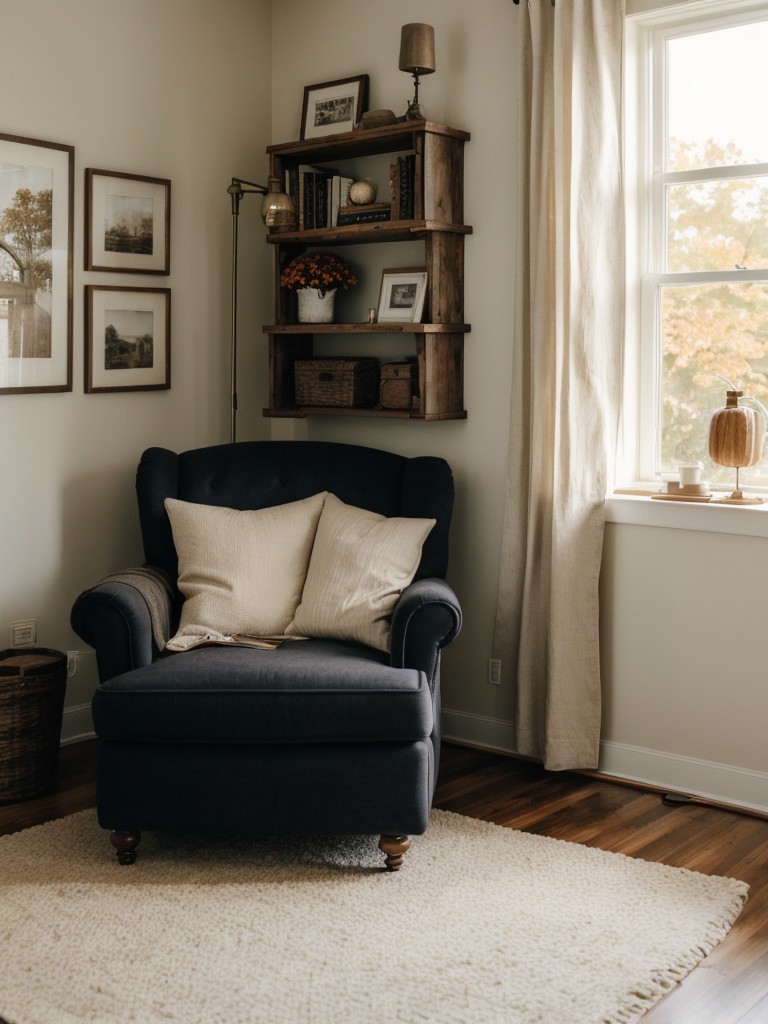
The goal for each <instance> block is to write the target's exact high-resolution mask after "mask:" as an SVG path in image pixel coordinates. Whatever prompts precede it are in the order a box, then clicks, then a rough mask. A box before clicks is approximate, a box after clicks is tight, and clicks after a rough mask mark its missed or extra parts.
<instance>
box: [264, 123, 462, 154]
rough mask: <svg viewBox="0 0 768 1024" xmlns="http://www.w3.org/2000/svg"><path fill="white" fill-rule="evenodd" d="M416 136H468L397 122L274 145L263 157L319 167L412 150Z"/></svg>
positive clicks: (439, 127)
mask: <svg viewBox="0 0 768 1024" xmlns="http://www.w3.org/2000/svg"><path fill="white" fill-rule="evenodd" d="M419 132H429V133H430V134H432V135H446V136H448V137H449V138H452V139H461V140H463V141H464V142H468V141H469V139H470V135H469V132H464V131H461V130H460V129H458V128H449V127H448V126H447V125H444V124H436V123H435V122H433V121H399V122H398V123H397V124H388V125H384V126H383V127H381V128H365V129H358V130H357V131H353V132H342V133H340V134H339V135H326V136H324V137H323V138H320V139H301V140H297V141H295V142H283V143H277V144H275V145H272V146H267V153H269V154H270V155H271V154H274V155H275V156H280V157H288V158H291V157H292V158H294V159H298V158H299V157H301V158H306V159H307V160H308V161H310V162H313V163H323V162H324V161H328V160H338V159H339V158H340V156H343V157H352V156H373V155H374V154H376V153H392V152H394V151H395V150H397V149H400V148H402V149H413V148H414V141H413V140H414V137H415V135H416V134H418V133H419Z"/></svg>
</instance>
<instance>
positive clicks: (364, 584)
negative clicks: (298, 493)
mask: <svg viewBox="0 0 768 1024" xmlns="http://www.w3.org/2000/svg"><path fill="white" fill-rule="evenodd" d="M435 523H436V520H435V519H404V518H392V519H388V518H386V517H385V516H380V515H378V514H377V513H376V512H368V511H367V510H365V509H362V508H356V507H355V506H353V505H345V504H344V502H343V501H339V499H338V498H336V497H335V496H334V495H333V494H329V495H328V497H327V498H326V499H325V505H324V506H323V511H322V514H321V516H320V522H319V523H318V526H317V533H316V535H315V545H314V548H313V549H312V557H311V559H310V563H309V571H308V572H307V579H306V583H305V584H304V593H303V594H302V598H301V604H300V605H299V607H298V608H297V609H296V617H295V618H294V620H293V622H292V623H291V624H290V625H289V626H288V628H287V629H286V633H288V634H293V635H299V636H311V637H330V638H334V639H338V640H355V641H357V642H358V643H361V644H367V645H368V646H369V647H375V648H377V649H378V650H380V651H389V637H390V622H391V619H392V612H393V611H394V609H395V605H396V604H397V601H398V598H399V597H400V594H401V592H402V591H403V589H404V588H405V587H407V586H408V584H409V583H410V582H411V580H412V579H413V577H414V574H415V572H416V570H417V569H418V567H419V562H420V560H421V547H422V545H423V543H424V541H425V540H426V539H427V536H428V535H429V532H430V530H431V529H432V527H433V526H434V525H435Z"/></svg>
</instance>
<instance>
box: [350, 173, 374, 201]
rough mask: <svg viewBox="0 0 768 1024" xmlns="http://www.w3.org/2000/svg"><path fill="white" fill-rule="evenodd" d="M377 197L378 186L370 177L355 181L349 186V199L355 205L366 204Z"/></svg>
mask: <svg viewBox="0 0 768 1024" xmlns="http://www.w3.org/2000/svg"><path fill="white" fill-rule="evenodd" d="M375 199H376V186H375V185H374V183H373V182H372V181H368V179H366V180H364V181H355V182H353V183H352V184H351V185H350V186H349V201H350V203H354V204H355V206H365V205H366V204H367V203H372V202H373V201H374V200H375Z"/></svg>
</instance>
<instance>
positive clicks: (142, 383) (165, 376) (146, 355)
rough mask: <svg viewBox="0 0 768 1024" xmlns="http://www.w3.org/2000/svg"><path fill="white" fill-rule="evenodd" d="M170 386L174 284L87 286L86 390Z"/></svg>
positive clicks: (138, 389)
mask: <svg viewBox="0 0 768 1024" xmlns="http://www.w3.org/2000/svg"><path fill="white" fill-rule="evenodd" d="M170 386H171V290H170V288H120V287H112V286H111V285H98V284H90V285H86V287H85V390H86V392H87V393H89V394H92V393H94V392H98V391H163V390H167V389H168V388H170Z"/></svg>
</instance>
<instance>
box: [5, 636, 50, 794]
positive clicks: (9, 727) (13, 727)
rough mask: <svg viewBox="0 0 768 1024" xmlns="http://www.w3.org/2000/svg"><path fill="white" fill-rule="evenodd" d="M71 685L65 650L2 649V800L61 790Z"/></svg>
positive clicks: (35, 648)
mask: <svg viewBox="0 0 768 1024" xmlns="http://www.w3.org/2000/svg"><path fill="white" fill-rule="evenodd" d="M66 687H67V657H66V655H65V654H62V652H61V651H52V650H49V649H48V648H47V647H27V648H11V649H9V650H6V651H0V801H6V800H26V799H28V798H29V797H32V796H37V795H38V794H40V793H45V792H48V791H49V790H51V789H54V788H55V786H56V775H57V772H58V766H59V745H60V743H61V720H62V715H63V711H64V691H65V690H66Z"/></svg>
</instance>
